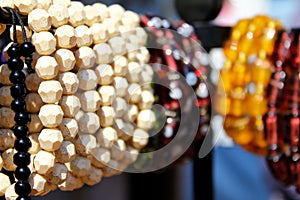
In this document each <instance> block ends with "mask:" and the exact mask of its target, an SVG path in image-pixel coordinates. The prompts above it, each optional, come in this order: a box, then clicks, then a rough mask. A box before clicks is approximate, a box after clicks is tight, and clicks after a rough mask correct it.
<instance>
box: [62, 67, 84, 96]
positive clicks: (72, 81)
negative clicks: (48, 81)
mask: <svg viewBox="0 0 300 200" xmlns="http://www.w3.org/2000/svg"><path fill="white" fill-rule="evenodd" d="M58 80H59V82H60V84H61V86H62V88H63V94H74V93H75V92H77V89H78V85H79V80H78V78H77V75H76V74H74V73H73V72H65V73H61V74H59V77H58Z"/></svg>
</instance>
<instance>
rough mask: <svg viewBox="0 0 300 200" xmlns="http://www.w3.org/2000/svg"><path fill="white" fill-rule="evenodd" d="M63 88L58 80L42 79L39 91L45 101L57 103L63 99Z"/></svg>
mask: <svg viewBox="0 0 300 200" xmlns="http://www.w3.org/2000/svg"><path fill="white" fill-rule="evenodd" d="M62 92H63V89H62V87H61V85H60V83H59V81H56V80H50V81H42V82H41V84H40V87H39V89H38V93H39V95H40V96H41V98H42V101H43V102H44V103H57V102H59V100H60V99H61V96H62Z"/></svg>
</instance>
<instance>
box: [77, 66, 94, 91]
mask: <svg viewBox="0 0 300 200" xmlns="http://www.w3.org/2000/svg"><path fill="white" fill-rule="evenodd" d="M77 78H78V80H79V86H78V87H79V89H81V90H93V89H95V88H96V86H97V82H98V78H97V75H96V73H95V71H94V70H91V69H82V70H79V71H78V72H77Z"/></svg>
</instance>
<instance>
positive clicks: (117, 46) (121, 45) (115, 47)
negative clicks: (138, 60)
mask: <svg viewBox="0 0 300 200" xmlns="http://www.w3.org/2000/svg"><path fill="white" fill-rule="evenodd" d="M108 43H109V44H110V47H111V49H112V51H113V54H114V55H115V56H116V55H124V54H126V43H125V40H124V39H123V38H122V37H120V36H116V37H113V38H111V39H110V40H108Z"/></svg>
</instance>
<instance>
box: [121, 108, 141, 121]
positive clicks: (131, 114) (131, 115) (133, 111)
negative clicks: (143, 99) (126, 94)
mask: <svg viewBox="0 0 300 200" xmlns="http://www.w3.org/2000/svg"><path fill="white" fill-rule="evenodd" d="M138 113H139V109H138V107H137V106H136V105H134V104H129V106H128V110H127V112H126V113H125V115H124V119H125V121H127V122H130V123H132V122H134V121H135V119H136V118H137V116H138Z"/></svg>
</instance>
